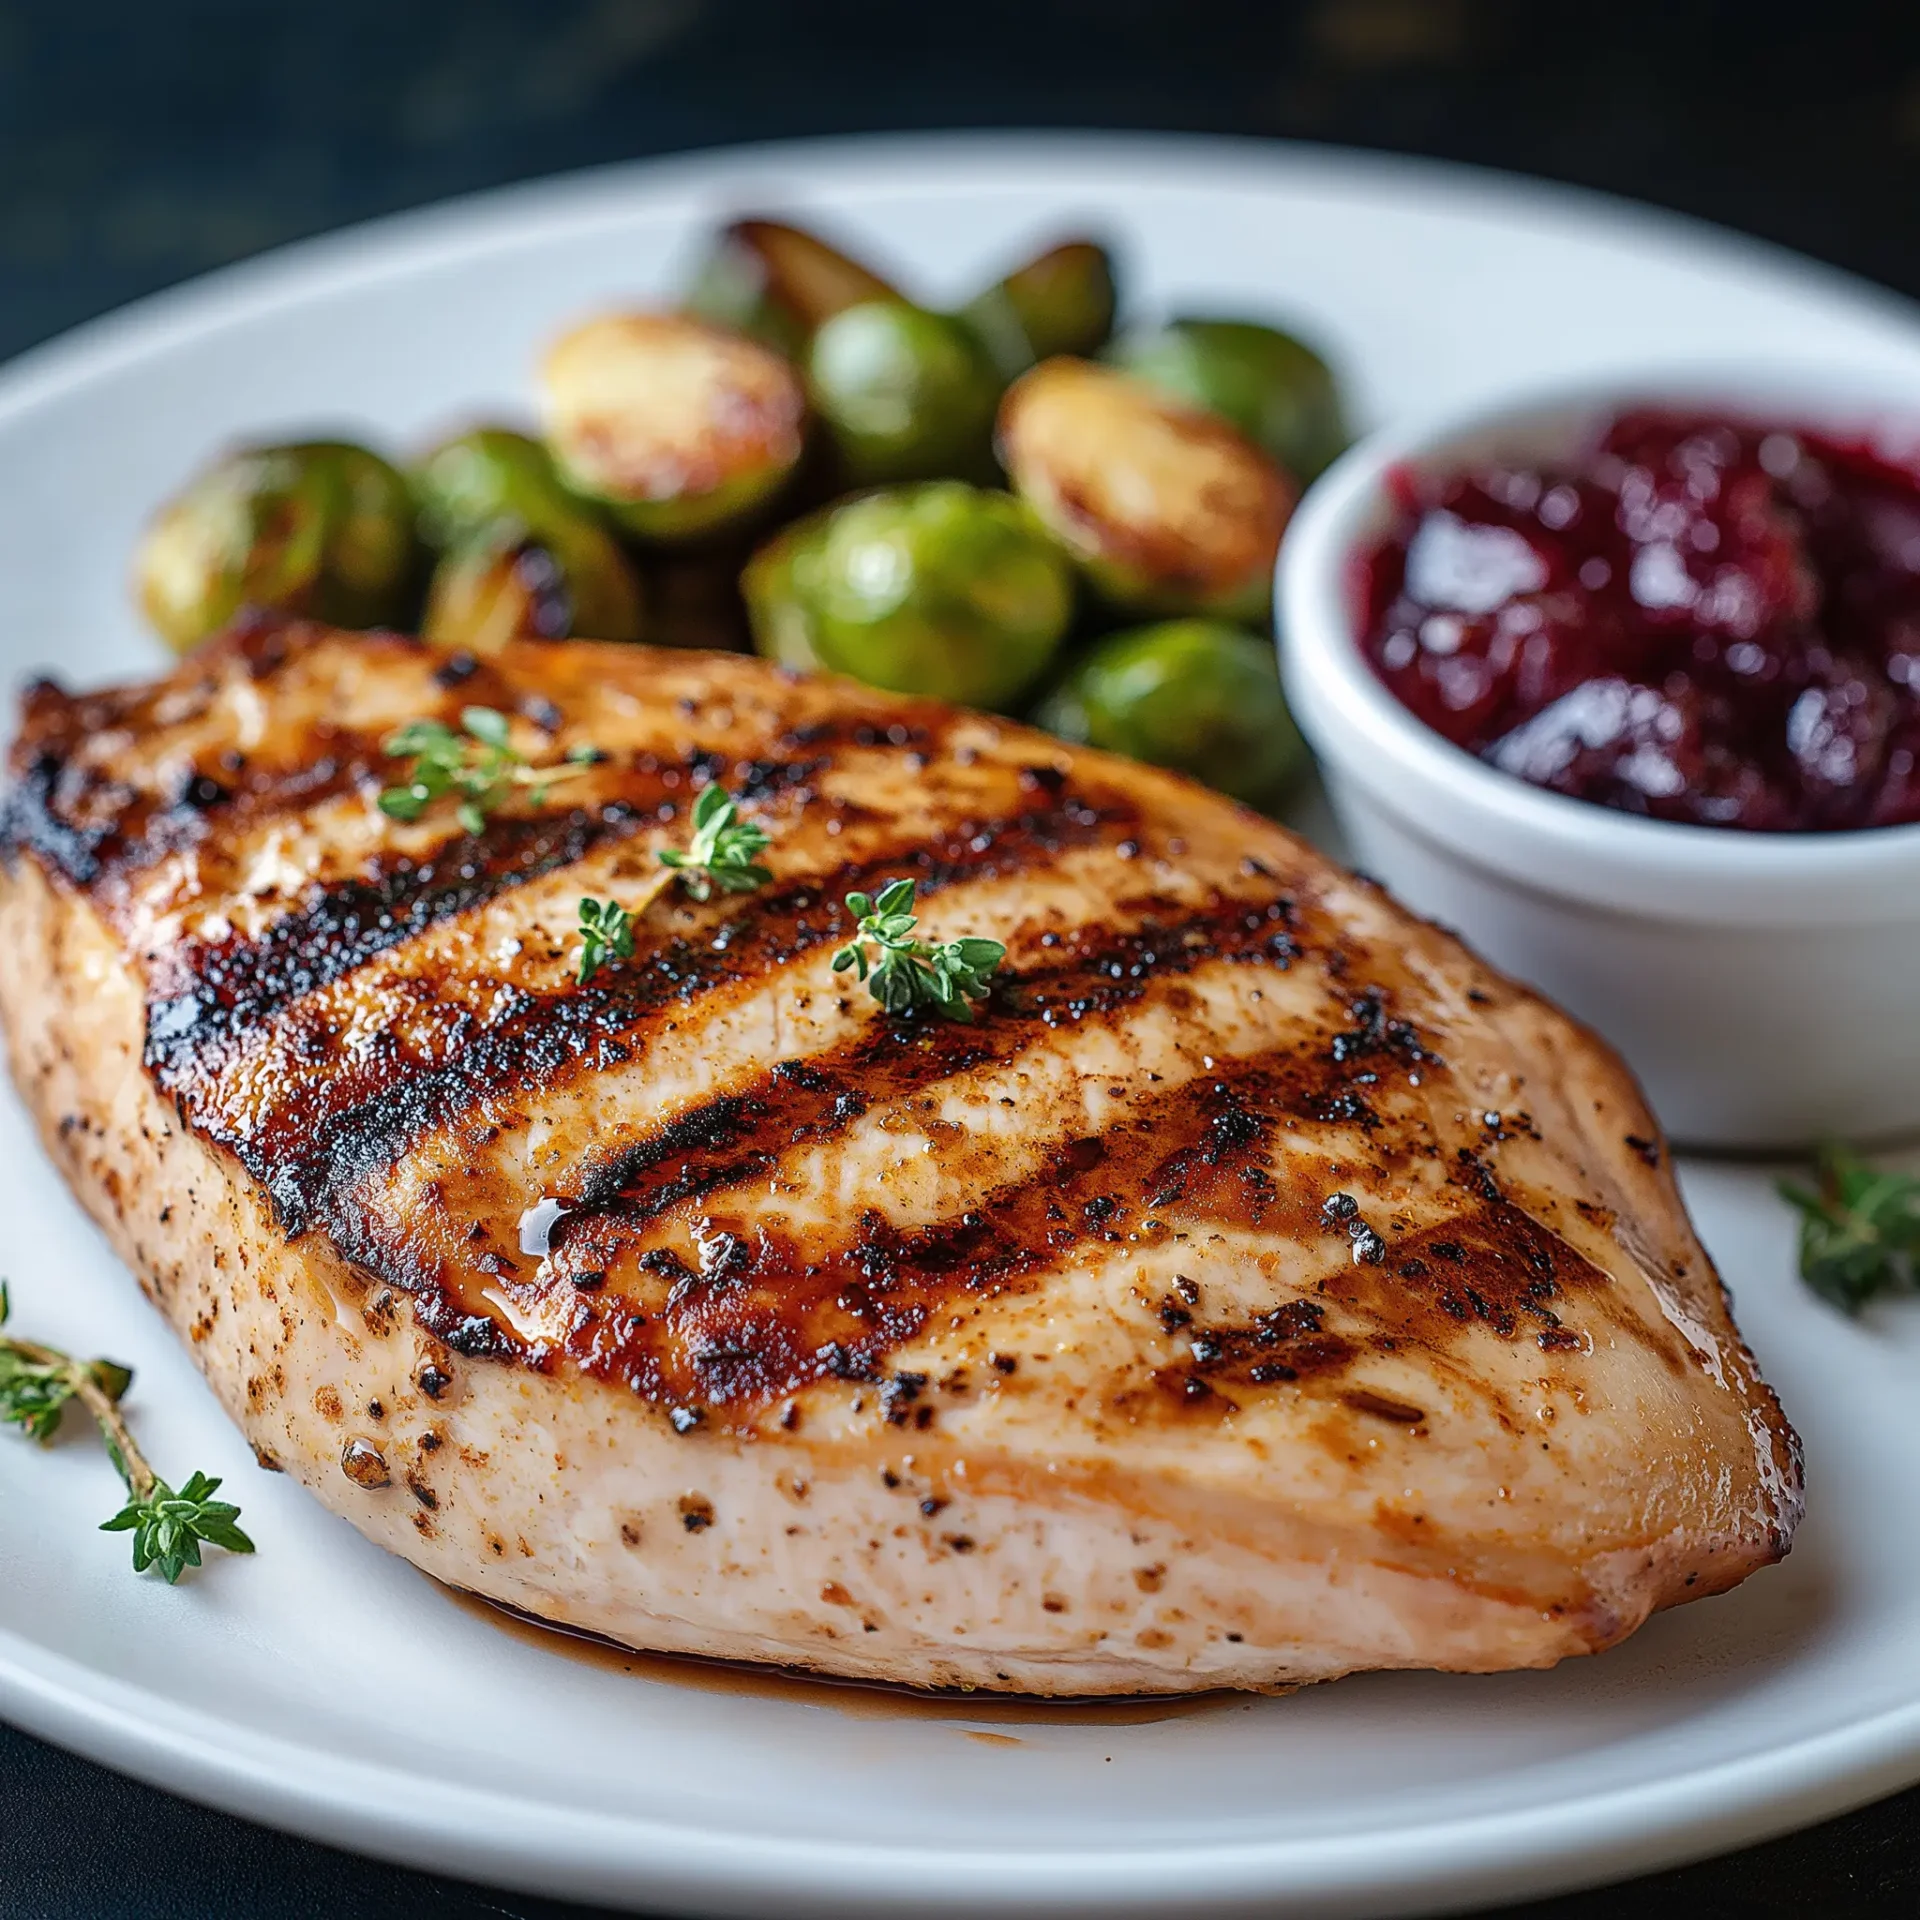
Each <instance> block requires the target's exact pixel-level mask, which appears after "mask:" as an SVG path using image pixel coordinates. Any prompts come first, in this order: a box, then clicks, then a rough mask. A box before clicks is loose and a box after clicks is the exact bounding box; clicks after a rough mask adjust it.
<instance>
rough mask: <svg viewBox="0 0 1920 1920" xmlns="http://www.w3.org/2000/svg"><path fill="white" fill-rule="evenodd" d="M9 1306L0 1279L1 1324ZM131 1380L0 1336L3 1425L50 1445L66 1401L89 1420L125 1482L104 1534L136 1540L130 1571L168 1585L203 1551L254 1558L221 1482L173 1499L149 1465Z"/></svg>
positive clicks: (185, 1490) (201, 1477)
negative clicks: (126, 1409)
mask: <svg viewBox="0 0 1920 1920" xmlns="http://www.w3.org/2000/svg"><path fill="white" fill-rule="evenodd" d="M11 1306H12V1303H11V1301H10V1300H9V1299H8V1297H7V1288H6V1283H5V1282H4V1281H0V1326H5V1324H6V1321H7V1316H8V1313H9V1311H10V1310H11ZM132 1384H133V1375H132V1373H131V1372H129V1371H128V1369H127V1368H125V1367H123V1366H120V1365H118V1364H117V1363H116V1362H114V1361H112V1360H75V1359H73V1358H72V1357H71V1356H70V1355H68V1354H64V1353H62V1352H60V1351H59V1350H58V1349H57V1348H55V1347H45V1346H42V1345H41V1344H40V1343H39V1342H38V1341H37V1340H16V1339H13V1338H12V1337H10V1336H8V1335H3V1334H0V1421H4V1422H5V1423H7V1424H8V1425H11V1426H17V1427H19V1428H20V1429H21V1430H22V1432H24V1433H25V1434H26V1435H27V1436H28V1437H29V1438H30V1439H34V1440H38V1441H40V1442H41V1443H42V1444H43V1445H44V1444H45V1443H46V1442H48V1441H50V1440H52V1438H53V1436H54V1432H55V1430H56V1429H57V1428H58V1427H59V1425H60V1418H61V1415H62V1414H63V1413H65V1411H66V1409H67V1404H68V1402H69V1401H78V1402H79V1403H80V1405H81V1406H82V1407H83V1408H85V1410H86V1411H87V1412H88V1413H90V1414H91V1415H92V1416H93V1420H94V1424H95V1425H96V1426H98V1427H99V1429H100V1436H101V1438H102V1439H103V1440H105V1441H106V1443H107V1453H108V1455H109V1456H110V1457H111V1459H112V1461H113V1464H114V1465H115V1466H116V1467H117V1468H118V1469H119V1471H120V1477H121V1479H123V1480H124V1481H125V1482H126V1483H127V1503H126V1505H125V1506H124V1507H122V1508H121V1509H120V1511H119V1512H118V1513H116V1514H115V1515H114V1516H113V1518H112V1519H111V1520H108V1521H107V1522H105V1523H104V1524H103V1525H102V1527H101V1529H100V1531H101V1532H102V1533H131V1534H132V1535H133V1570H134V1572H135V1573H145V1572H146V1570H147V1569H148V1568H149V1567H153V1568H156V1569H157V1570H158V1571H159V1574H160V1577H161V1578H162V1579H163V1580H165V1581H166V1582H167V1583H168V1585H170V1586H171V1585H172V1584H173V1582H174V1581H176V1580H178V1579H179V1578H180V1576H181V1575H182V1574H183V1573H184V1572H186V1570H187V1569H188V1568H189V1567H197V1566H198V1565H199V1564H200V1546H201V1543H202V1542H203V1541H204V1542H205V1543H206V1544H207V1545H208V1546H213V1547H224V1548H225V1549H226V1550H227V1551H228V1552H229V1553H251V1552H252V1551H253V1542H252V1541H251V1540H249V1539H248V1538H247V1536H246V1535H245V1534H244V1533H242V1532H241V1531H240V1529H239V1527H238V1526H237V1525H236V1524H235V1523H236V1522H237V1521H238V1520H239V1518H240V1509H239V1508H238V1507H236V1506H234V1505H233V1504H232V1503H231V1502H229V1501H225V1500H216V1499H214V1498H213V1496H214V1494H216V1493H217V1492H218V1491H219V1490H220V1482H219V1481H218V1480H216V1479H210V1478H209V1477H208V1476H207V1475H206V1474H204V1473H195V1474H193V1475H191V1476H190V1477H189V1478H188V1480H187V1482H186V1484H185V1485H184V1486H183V1487H181V1488H180V1490H179V1491H178V1492H177V1493H176V1492H175V1491H174V1489H173V1488H172V1487H170V1486H168V1485H167V1483H166V1482H165V1481H164V1480H162V1479H161V1478H160V1476H159V1475H158V1474H157V1473H155V1472H154V1470H153V1468H152V1467H151V1466H149V1465H148V1464H147V1458H146V1455H145V1454H143V1453H142V1452H141V1451H140V1449H139V1447H138V1445H137V1444H136V1443H135V1441H134V1438H133V1431H132V1429H131V1428H130V1427H129V1426H128V1425H127V1421H126V1416H125V1415H124V1414H123V1413H122V1412H121V1411H120V1402H121V1400H122V1399H123V1398H124V1396H125V1394H126V1391H127V1389H128V1387H130V1386H131V1385H132Z"/></svg>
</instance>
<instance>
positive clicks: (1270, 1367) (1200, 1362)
mask: <svg viewBox="0 0 1920 1920" xmlns="http://www.w3.org/2000/svg"><path fill="white" fill-rule="evenodd" d="M1326 1315H1327V1310H1326V1308H1325V1307H1324V1306H1322V1305H1321V1304H1320V1303H1319V1302H1318V1301H1315V1300H1289V1301H1288V1302H1286V1304H1285V1305H1284V1306H1278V1307H1275V1308H1274V1309H1273V1310H1272V1311H1271V1312H1270V1313H1261V1314H1256V1315H1255V1316H1254V1317H1253V1319H1252V1320H1250V1321H1249V1322H1248V1323H1247V1324H1246V1325H1244V1326H1209V1327H1205V1328H1201V1327H1195V1328H1194V1330H1193V1333H1192V1335H1191V1347H1192V1352H1193V1368H1194V1371H1195V1372H1196V1373H1198V1374H1199V1375H1201V1376H1202V1377H1203V1378H1204V1379H1205V1380H1206V1381H1207V1382H1208V1383H1209V1384H1210V1385H1218V1384H1219V1383H1220V1382H1221V1381H1223V1380H1226V1381H1234V1382H1237V1383H1238V1384H1240V1385H1243V1386H1253V1387H1267V1386H1275V1385H1279V1384H1281V1383H1283V1382H1289V1381H1295V1380H1301V1379H1305V1378H1307V1377H1309V1376H1311V1375H1314V1374H1324V1373H1332V1372H1337V1371H1339V1370H1340V1369H1342V1368H1344V1367H1346V1366H1347V1365H1348V1364H1350V1363H1351V1361H1352V1360H1353V1358H1354V1356H1355V1352H1356V1349H1355V1347H1354V1345H1353V1343H1352V1342H1351V1341H1350V1340H1346V1339H1343V1338H1342V1337H1341V1336H1340V1335H1339V1334H1332V1333H1327V1332H1325V1331H1324V1330H1323V1327H1322V1322H1323V1321H1324V1320H1325V1319H1326Z"/></svg>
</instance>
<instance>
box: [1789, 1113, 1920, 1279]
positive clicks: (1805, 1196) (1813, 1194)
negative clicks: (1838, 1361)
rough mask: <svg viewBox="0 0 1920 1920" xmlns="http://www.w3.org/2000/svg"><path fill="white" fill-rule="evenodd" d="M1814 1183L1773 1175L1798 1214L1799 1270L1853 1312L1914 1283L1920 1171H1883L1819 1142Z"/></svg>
mask: <svg viewBox="0 0 1920 1920" xmlns="http://www.w3.org/2000/svg"><path fill="white" fill-rule="evenodd" d="M1815 1175H1816V1184H1815V1185H1814V1186H1813V1187H1812V1188H1807V1187H1802V1186H1797V1185H1795V1184H1794V1183H1793V1182H1792V1181H1790V1180H1783V1181H1781V1182H1780V1183H1779V1192H1780V1197H1781V1198H1782V1199H1783V1200H1786V1201H1788V1202H1790V1203H1791V1204H1792V1205H1793V1206H1794V1207H1795V1208H1796V1209H1798V1211H1799V1214H1800V1277H1801V1279H1803V1280H1804V1281H1805V1282H1806V1283H1807V1285H1808V1286H1809V1287H1811V1288H1812V1289H1813V1291H1814V1292H1815V1293H1817V1294H1818V1295H1819V1296H1820V1297H1821V1299H1823V1300H1827V1301H1831V1302H1832V1304H1833V1305H1834V1306H1836V1307H1838V1308H1840V1309H1841V1311H1842V1312H1844V1313H1858V1312H1859V1311H1860V1309H1861V1308H1862V1307H1863V1306H1865V1305H1866V1304H1867V1302H1868V1301H1870V1300H1876V1299H1878V1298H1880V1297H1881V1296H1882V1295H1883V1294H1892V1293H1912V1292H1914V1291H1915V1290H1916V1288H1920V1266H1917V1265H1916V1262H1920V1178H1916V1177H1915V1176H1914V1175H1912V1174H1907V1173H1888V1172H1882V1171H1880V1170H1879V1169H1878V1168H1876V1167H1872V1166H1870V1165H1868V1163H1867V1162H1866V1161H1865V1160H1863V1159H1862V1158H1861V1157H1860V1156H1859V1155H1858V1154H1857V1153H1855V1152H1854V1151H1853V1149H1852V1148H1851V1147H1845V1146H1841V1145H1840V1144H1838V1143H1837V1142H1834V1143H1830V1144H1829V1145H1827V1146H1824V1147H1822V1148H1821V1149H1820V1154H1819V1157H1818V1159H1817V1161H1816V1162H1815Z"/></svg>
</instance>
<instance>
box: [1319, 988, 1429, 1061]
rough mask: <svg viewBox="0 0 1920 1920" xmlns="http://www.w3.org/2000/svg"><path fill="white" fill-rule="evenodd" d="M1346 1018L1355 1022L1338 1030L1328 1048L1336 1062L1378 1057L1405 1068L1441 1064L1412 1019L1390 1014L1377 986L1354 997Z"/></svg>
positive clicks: (1384, 998) (1330, 1056)
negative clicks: (1422, 1041)
mask: <svg viewBox="0 0 1920 1920" xmlns="http://www.w3.org/2000/svg"><path fill="white" fill-rule="evenodd" d="M1347 1017H1348V1018H1349V1019H1350V1020H1351V1021H1352V1022H1353V1025H1352V1026H1350V1027H1348V1028H1346V1029H1345V1030H1344V1031H1343V1032H1340V1033H1336V1034H1335V1035H1334V1036H1333V1039H1332V1041H1331V1043H1330V1044H1329V1046H1328V1048H1327V1053H1328V1057H1329V1058H1330V1059H1332V1060H1333V1062H1334V1063H1335V1065H1337V1066H1346V1065H1348V1064H1349V1063H1350V1062H1353V1061H1357V1060H1370V1059H1376V1058H1384V1059H1389V1060H1392V1061H1395V1062H1397V1063H1398V1064H1399V1065H1401V1066H1403V1067H1415V1066H1419V1065H1420V1064H1421V1063H1422V1062H1423V1061H1432V1062H1433V1063H1434V1064H1435V1065H1438V1064H1439V1058H1438V1056H1437V1055H1435V1054H1432V1053H1429V1052H1428V1051H1427V1049H1426V1048H1425V1047H1424V1046H1422V1045H1421V1043H1420V1036H1419V1034H1418V1033H1417V1032H1416V1031H1415V1030H1414V1027H1413V1023H1412V1022H1411V1021H1408V1020H1396V1019H1394V1018H1392V1017H1391V1016H1390V1015H1389V1014H1388V1012H1387V1003H1386V997H1385V996H1384V995H1383V994H1382V993H1381V992H1380V991H1379V990H1378V989H1377V988H1371V987H1370V988H1368V990H1367V991H1366V992H1365V993H1362V994H1361V995H1360V996H1359V997H1358V998H1357V999H1355V1000H1354V1001H1353V1002H1352V1004H1351V1005H1350V1006H1349V1007H1348V1008H1347Z"/></svg>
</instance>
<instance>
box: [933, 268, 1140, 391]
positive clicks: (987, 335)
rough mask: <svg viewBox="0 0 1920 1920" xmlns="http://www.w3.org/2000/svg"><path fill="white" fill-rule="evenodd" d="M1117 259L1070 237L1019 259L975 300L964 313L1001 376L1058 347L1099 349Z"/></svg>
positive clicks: (1107, 328)
mask: <svg viewBox="0 0 1920 1920" xmlns="http://www.w3.org/2000/svg"><path fill="white" fill-rule="evenodd" d="M1115 298H1116V295H1115V292H1114V284H1113V259H1112V256H1111V255H1110V254H1109V253H1108V252H1107V250H1106V248H1105V247H1102V246H1098V245H1096V244H1095V243H1094V242H1093V241H1091V240H1067V241H1063V242H1062V243H1061V244H1060V245H1059V246H1057V247H1049V248H1048V249H1047V251H1046V252H1045V253H1042V254H1039V255H1037V256H1036V257H1035V258H1033V259H1031V260H1029V261H1028V262H1027V263H1026V265H1025V266H1023V267H1016V268H1015V269H1014V271H1013V272H1012V273H1010V274H1008V275H1007V277H1006V278H1005V279H1004V280H1000V281H996V282H995V283H994V284H993V285H992V286H990V287H989V288H987V290H986V291H985V292H984V293H982V294H979V295H977V296H976V297H975V298H974V299H972V300H970V301H969V302H968V303H967V304H966V305H965V306H964V307H962V308H961V310H960V317H961V319H963V320H964V321H966V322H967V324H968V325H969V326H970V327H972V328H973V330H974V332H975V333H976V334H978V335H979V336H980V339H981V340H982V342H983V343H984V344H985V346H986V349H987V352H988V354H989V355H990V356H991V357H992V360H993V363H994V365H995V366H996V367H998V368H999V370H1000V377H1001V378H1002V379H1003V380H1012V379H1014V378H1016V377H1017V376H1018V375H1020V374H1023V373H1025V372H1026V370H1027V369H1028V368H1029V367H1032V366H1037V365H1038V364H1039V363H1040V362H1041V361H1042V360H1051V359H1052V358H1053V357H1054V355H1055V354H1060V353H1073V354H1079V355H1081V356H1082V357H1085V356H1087V355H1089V354H1094V353H1098V352H1099V351H1100V349H1101V348H1102V347H1104V346H1105V345H1106V344H1107V336H1108V335H1109V334H1110V333H1112V331H1113V309H1114V303H1115Z"/></svg>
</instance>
